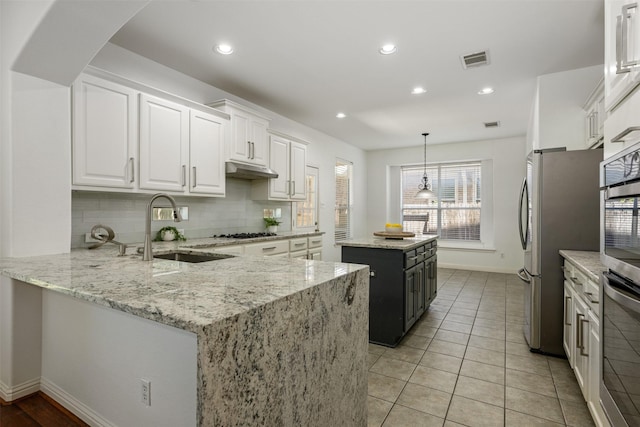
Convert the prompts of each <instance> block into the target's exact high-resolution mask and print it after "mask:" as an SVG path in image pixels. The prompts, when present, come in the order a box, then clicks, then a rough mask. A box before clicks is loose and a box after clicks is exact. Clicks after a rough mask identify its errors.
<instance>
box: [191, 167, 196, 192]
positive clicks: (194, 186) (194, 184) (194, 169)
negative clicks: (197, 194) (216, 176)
mask: <svg viewBox="0 0 640 427" xmlns="http://www.w3.org/2000/svg"><path fill="white" fill-rule="evenodd" d="M197 182H198V181H196V167H195V166H193V185H192V186H191V187H192V188H196V185H198V184H197Z"/></svg>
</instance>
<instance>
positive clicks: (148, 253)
mask: <svg viewBox="0 0 640 427" xmlns="http://www.w3.org/2000/svg"><path fill="white" fill-rule="evenodd" d="M160 197H164V198H165V199H167V200H168V201H169V202H171V207H173V220H174V221H175V222H180V221H182V217H180V211H178V207H177V206H176V201H175V200H173V197H171V196H170V195H168V194H166V193H158V194H154V195H153V196H152V197H151V200H149V204H148V205H147V222H146V224H145V230H144V249H143V251H142V260H143V261H151V260H152V259H153V251H152V249H151V215H152V214H153V207H152V205H153V202H154V201H155V200H156V199H158V198H160Z"/></svg>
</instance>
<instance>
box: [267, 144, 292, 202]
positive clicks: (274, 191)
mask: <svg viewBox="0 0 640 427" xmlns="http://www.w3.org/2000/svg"><path fill="white" fill-rule="evenodd" d="M290 160H291V159H290V157H289V141H288V140H286V139H284V138H280V137H278V136H275V135H272V136H271V141H270V147H269V168H271V169H273V170H274V171H276V172H278V177H277V178H272V179H270V180H269V199H274V200H289V191H290V190H289V163H290Z"/></svg>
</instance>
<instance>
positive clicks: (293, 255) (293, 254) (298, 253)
mask: <svg viewBox="0 0 640 427" xmlns="http://www.w3.org/2000/svg"><path fill="white" fill-rule="evenodd" d="M289 258H300V259H307V251H306V249H305V250H302V251H296V252H289Z"/></svg>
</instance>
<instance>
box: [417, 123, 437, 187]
mask: <svg viewBox="0 0 640 427" xmlns="http://www.w3.org/2000/svg"><path fill="white" fill-rule="evenodd" d="M427 135H429V134H428V133H426V132H425V133H423V134H422V136H424V174H423V175H422V183H421V184H420V185H418V188H419V189H420V191H418V192H417V193H416V197H417V198H418V199H433V198H435V197H436V195H435V193H434V192H433V191H431V184H429V178H428V177H427Z"/></svg>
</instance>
